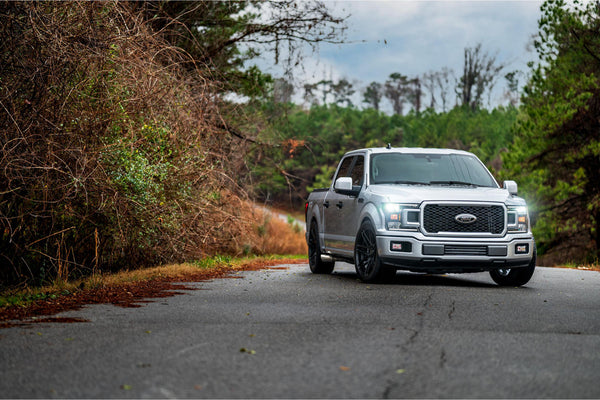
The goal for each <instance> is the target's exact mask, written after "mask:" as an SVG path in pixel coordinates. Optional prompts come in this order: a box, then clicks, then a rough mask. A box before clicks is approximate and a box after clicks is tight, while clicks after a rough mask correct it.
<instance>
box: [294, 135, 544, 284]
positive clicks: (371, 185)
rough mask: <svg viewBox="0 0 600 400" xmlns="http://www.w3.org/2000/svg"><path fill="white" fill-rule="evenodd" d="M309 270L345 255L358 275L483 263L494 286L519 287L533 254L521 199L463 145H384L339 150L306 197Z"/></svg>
mask: <svg viewBox="0 0 600 400" xmlns="http://www.w3.org/2000/svg"><path fill="white" fill-rule="evenodd" d="M305 215H306V241H307V244H308V258H309V265H310V269H311V271H312V272H313V273H317V274H324V273H325V274H326V273H331V272H332V271H333V269H334V266H335V262H336V261H345V262H349V263H352V264H354V266H355V269H356V273H357V275H358V277H359V278H360V279H361V280H362V281H364V282H376V281H383V280H386V279H389V278H390V277H392V276H394V275H395V274H396V270H399V269H401V270H408V271H413V272H424V273H430V274H437V273H439V274H443V273H463V272H481V271H489V273H490V275H491V277H492V279H493V280H494V281H495V282H496V283H497V284H499V285H504V286H506V285H510V286H521V285H524V284H526V283H527V282H528V281H529V280H530V279H531V277H532V275H533V273H534V269H535V263H536V247H535V240H534V237H533V235H532V233H531V227H530V223H529V213H528V210H527V205H526V203H525V200H523V199H522V198H520V197H518V196H517V184H516V183H515V182H514V181H504V182H503V187H502V188H501V187H500V186H499V185H498V183H497V182H496V180H495V179H494V177H493V176H492V174H491V173H490V172H489V171H488V169H487V168H486V167H485V165H484V164H483V163H482V162H481V161H480V160H479V159H478V158H477V157H476V156H475V155H474V154H472V153H469V152H466V151H460V150H450V149H427V148H392V146H390V145H388V146H387V147H385V148H368V149H360V150H355V151H351V152H348V153H346V154H345V155H344V156H343V157H342V159H341V161H340V163H339V165H338V167H337V170H336V172H335V175H334V177H333V180H332V183H331V185H330V187H329V188H326V189H317V190H314V191H313V192H312V193H311V194H310V195H309V196H308V199H307V201H306V206H305Z"/></svg>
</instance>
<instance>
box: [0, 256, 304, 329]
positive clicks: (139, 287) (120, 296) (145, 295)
mask: <svg viewBox="0 0 600 400" xmlns="http://www.w3.org/2000/svg"><path fill="white" fill-rule="evenodd" d="M305 263H306V260H259V261H254V262H250V263H247V264H243V265H241V266H235V267H230V266H222V267H214V268H210V269H203V270H200V269H199V270H198V271H197V272H193V273H188V274H183V275H177V276H159V277H154V278H153V279H151V280H147V281H139V282H130V283H123V284H119V285H114V286H103V287H98V288H91V289H85V288H84V289H81V290H79V291H77V292H75V293H71V294H68V295H62V296H59V297H57V298H55V299H45V300H38V301H35V302H33V303H31V304H29V305H27V306H25V307H23V306H9V307H5V308H2V309H0V329H1V328H8V327H11V326H22V325H24V324H32V323H40V322H63V323H74V322H86V320H84V319H81V318H60V317H49V316H52V315H55V314H58V313H61V312H64V311H72V310H78V309H80V308H81V307H83V306H84V305H87V304H114V305H116V306H119V307H141V305H142V303H145V302H147V300H146V299H154V298H161V297H171V296H175V295H179V294H182V292H181V291H182V290H195V288H193V287H191V286H186V285H181V283H185V282H201V281H207V280H211V279H217V278H227V277H235V276H232V274H233V273H235V272H239V271H257V270H261V269H265V268H269V267H272V266H274V265H279V264H305ZM286 268H287V267H277V268H276V269H286ZM40 316H48V317H46V318H39V317H40ZM34 317H36V318H34Z"/></svg>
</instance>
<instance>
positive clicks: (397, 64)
mask: <svg viewBox="0 0 600 400" xmlns="http://www.w3.org/2000/svg"><path fill="white" fill-rule="evenodd" d="M541 3H542V2H541V1H538V0H535V1H534V0H525V1H499V0H495V1H494V0H490V1H468V0H463V1H425V0H420V1H416V0H407V1H400V0H388V1H377V0H371V1H366V0H352V1H351V0H337V1H326V4H328V6H329V7H330V9H331V10H332V11H333V12H334V14H335V15H347V14H350V17H349V18H348V19H347V21H346V23H347V27H348V29H347V32H346V40H345V41H346V43H344V44H321V45H320V46H319V51H318V53H313V52H312V51H311V50H309V49H306V50H305V53H304V62H303V63H302V64H301V66H299V67H296V68H295V69H294V71H293V78H294V81H295V84H296V85H297V86H298V87H302V85H303V84H304V83H314V82H317V81H319V80H321V79H323V78H325V79H332V80H334V81H337V80H339V79H341V78H345V79H347V80H349V81H351V82H354V84H355V86H357V87H365V86H367V85H368V84H369V83H370V82H372V81H377V82H380V83H384V82H385V81H386V79H387V78H388V77H389V75H390V74H391V73H394V72H399V73H402V74H404V75H408V76H409V77H411V76H416V75H421V74H423V73H427V72H430V71H439V70H441V69H442V68H443V67H448V68H451V69H453V70H454V72H455V74H456V75H459V74H460V71H461V70H462V65H463V61H464V49H465V47H475V46H476V45H477V44H479V43H481V45H482V49H483V50H484V51H485V52H487V53H488V54H489V55H491V56H496V59H497V61H498V62H499V63H502V64H506V67H505V68H504V70H503V71H502V73H503V74H505V73H507V72H511V71H514V70H520V71H523V72H524V73H527V72H528V71H529V68H528V67H527V62H528V61H535V60H536V59H537V56H536V54H535V51H534V49H533V45H532V36H533V35H534V34H535V33H536V32H537V20H538V19H539V17H540V5H541ZM259 67H261V68H262V69H263V70H265V72H270V73H271V74H273V76H275V77H277V76H281V75H282V74H283V68H282V67H281V66H276V65H274V64H273V60H272V58H269V57H268V56H266V57H264V58H263V60H261V61H260V63H259ZM524 81H525V76H524V75H523V76H522V77H521V79H520V82H524ZM497 86H498V88H497V89H496V90H495V93H494V96H493V98H491V102H492V103H493V104H492V105H493V106H495V105H498V104H502V103H503V102H504V103H506V102H507V101H506V100H503V99H502V90H503V88H502V89H501V88H500V86H502V87H504V86H505V80H504V79H501V80H499V81H498V84H497ZM298 92H301V90H300V89H298ZM296 96H297V97H298V96H299V97H300V98H301V93H297V95H296ZM356 96H359V97H360V99H359V100H358V102H359V103H360V100H361V99H362V96H361V95H360V94H357V95H355V97H356ZM301 101H302V100H300V102H301Z"/></svg>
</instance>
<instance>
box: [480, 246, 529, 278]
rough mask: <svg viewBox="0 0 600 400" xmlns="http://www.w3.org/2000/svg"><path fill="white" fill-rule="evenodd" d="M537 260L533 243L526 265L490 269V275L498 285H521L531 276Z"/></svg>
mask: <svg viewBox="0 0 600 400" xmlns="http://www.w3.org/2000/svg"><path fill="white" fill-rule="evenodd" d="M536 261H537V249H536V247H535V245H533V258H532V259H531V262H530V263H529V265H528V266H527V267H523V268H512V269H502V268H501V269H496V270H493V271H490V276H491V277H492V279H493V280H494V282H496V283H497V284H498V285H500V286H523V285H524V284H526V283H527V282H529V280H530V279H531V277H532V276H533V272H534V271H535V263H536Z"/></svg>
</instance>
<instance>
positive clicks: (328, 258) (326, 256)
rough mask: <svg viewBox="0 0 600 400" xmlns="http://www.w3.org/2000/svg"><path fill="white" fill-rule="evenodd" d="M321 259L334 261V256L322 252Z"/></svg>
mask: <svg viewBox="0 0 600 400" xmlns="http://www.w3.org/2000/svg"><path fill="white" fill-rule="evenodd" d="M321 261H323V262H332V261H333V257H331V256H330V255H329V254H321Z"/></svg>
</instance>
